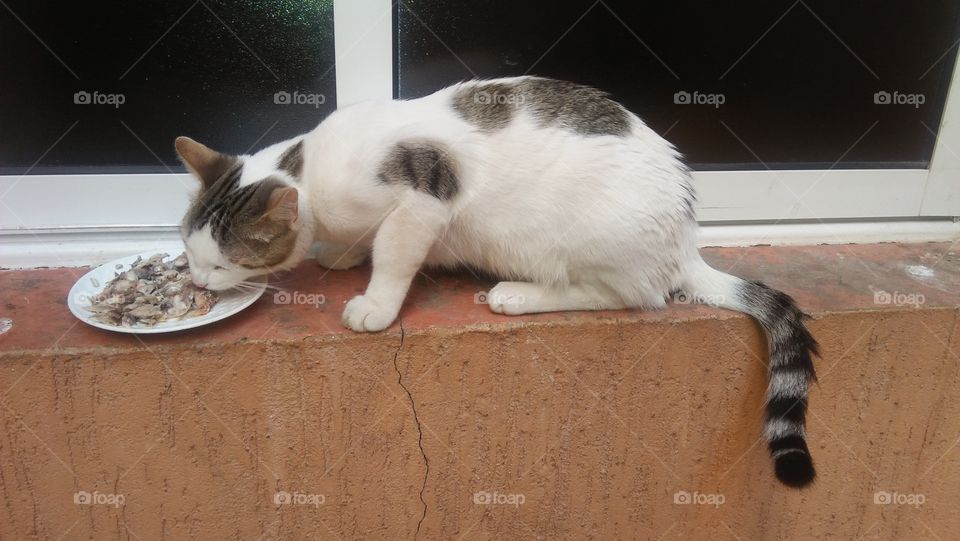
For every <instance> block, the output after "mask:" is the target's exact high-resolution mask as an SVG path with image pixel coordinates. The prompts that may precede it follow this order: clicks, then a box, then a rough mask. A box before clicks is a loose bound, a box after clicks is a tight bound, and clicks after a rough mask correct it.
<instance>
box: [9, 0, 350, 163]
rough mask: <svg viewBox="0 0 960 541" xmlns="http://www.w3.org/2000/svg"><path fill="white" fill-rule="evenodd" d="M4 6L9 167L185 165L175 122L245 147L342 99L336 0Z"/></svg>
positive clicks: (290, 131)
mask: <svg viewBox="0 0 960 541" xmlns="http://www.w3.org/2000/svg"><path fill="white" fill-rule="evenodd" d="M4 7H6V9H0V65H2V66H3V77H2V78H0V126H2V127H3V129H2V130H0V174H22V173H24V172H25V171H27V170H29V171H30V172H31V173H50V174H58V173H91V172H104V173H133V172H154V173H160V172H167V171H168V169H167V166H170V167H172V168H175V169H174V170H177V171H180V170H182V168H180V167H179V163H178V162H177V160H176V156H175V154H174V152H173V140H174V138H175V137H176V136H178V135H188V136H190V137H193V138H194V139H197V140H199V141H202V142H204V143H206V144H208V145H210V146H212V147H214V148H217V149H222V150H224V151H230V152H234V153H242V152H246V151H249V150H250V149H253V148H257V147H260V146H264V145H266V144H267V143H270V142H276V141H278V140H281V139H284V138H288V137H291V136H293V135H295V134H299V133H303V132H305V131H308V130H310V129H312V128H313V127H314V126H316V124H317V123H318V122H319V121H320V120H321V119H322V118H323V117H324V116H326V115H327V114H328V113H329V112H330V111H332V110H333V109H334V108H335V107H336V85H335V76H334V36H333V2H332V1H331V0H325V1H324V0H321V1H316V2H280V1H264V2H223V1H217V0H203V1H202V2H196V1H195V0H185V1H172V0H171V1H164V2H129V1H108V2H96V3H90V2H50V1H33V0H22V1H8V2H6V3H5V6H4Z"/></svg>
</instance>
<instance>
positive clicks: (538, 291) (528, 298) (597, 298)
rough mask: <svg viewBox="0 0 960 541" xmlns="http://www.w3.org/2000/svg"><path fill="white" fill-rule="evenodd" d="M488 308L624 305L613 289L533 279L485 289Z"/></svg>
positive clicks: (514, 311) (531, 310) (521, 310)
mask: <svg viewBox="0 0 960 541" xmlns="http://www.w3.org/2000/svg"><path fill="white" fill-rule="evenodd" d="M487 304H488V305H489V306H490V311H492V312H496V313H498V314H505V315H509V316H515V315H519V314H535V313H540V312H563V311H573V310H619V309H622V308H625V307H626V304H625V303H624V302H623V300H622V299H621V298H620V297H619V296H618V295H617V294H615V293H614V292H613V291H610V290H607V289H606V288H602V287H593V286H588V285H583V284H569V285H567V286H565V287H553V286H544V285H541V284H536V283H533V282H500V283H499V284H497V285H496V287H494V288H493V289H491V290H490V292H489V293H487Z"/></svg>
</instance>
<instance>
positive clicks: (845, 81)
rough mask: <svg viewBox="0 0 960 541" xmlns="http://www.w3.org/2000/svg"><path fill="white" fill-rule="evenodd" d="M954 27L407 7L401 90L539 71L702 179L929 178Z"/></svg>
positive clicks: (747, 12)
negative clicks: (602, 95)
mask: <svg viewBox="0 0 960 541" xmlns="http://www.w3.org/2000/svg"><path fill="white" fill-rule="evenodd" d="M958 17H960V3H958V2H956V1H955V0H932V1H930V2H922V3H916V2H913V3H911V2H866V1H862V0H859V1H845V2H831V1H828V0H809V1H804V2H796V1H795V0H784V1H770V0H763V1H760V0H754V1H752V2H693V3H691V2H636V1H635V0H604V1H603V2H596V1H595V0H549V1H528V2H516V1H513V0H472V1H470V2H442V1H440V0H404V2H401V4H400V6H399V7H398V8H397V17H396V24H397V26H398V31H399V34H398V37H397V56H396V60H397V64H396V75H397V77H396V79H395V80H396V93H397V95H398V96H399V97H403V98H410V97H416V96H421V95H424V94H427V93H430V92H432V91H434V90H436V89H438V88H440V87H442V86H444V85H447V84H450V83H453V82H456V81H459V80H462V79H469V78H471V77H474V76H476V77H503V76H509V75H521V74H524V73H530V74H534V75H543V76H549V77H556V78H561V79H568V80H571V81H576V82H581V83H586V84H590V85H593V86H597V87H599V88H602V89H604V90H607V91H609V92H610V93H611V94H613V95H614V97H615V98H616V99H618V100H620V101H621V102H623V103H625V104H626V105H627V106H628V107H629V108H630V109H631V110H633V111H634V112H635V113H637V114H639V115H640V116H641V117H642V118H644V119H645V120H646V121H647V122H648V123H649V124H650V125H651V126H652V127H653V128H654V129H655V130H657V131H658V132H660V133H666V134H667V138H668V139H670V140H671V141H673V142H674V143H675V144H676V145H677V147H678V148H679V149H680V150H681V151H682V152H683V153H684V154H686V155H687V158H688V160H689V161H690V162H691V163H692V164H693V165H694V167H696V168H698V169H741V168H753V169H762V168H764V165H763V164H764V163H766V165H768V166H770V167H773V168H824V167H830V166H832V165H833V164H834V163H835V162H837V161H838V160H839V163H837V167H845V168H855V167H926V166H927V164H928V162H929V160H930V157H931V153H932V151H933V144H934V137H935V136H934V133H935V132H936V131H937V129H938V127H939V124H940V116H941V114H942V111H943V104H944V100H945V98H946V92H947V89H948V86H949V79H950V75H951V72H952V69H953V65H954V58H955V54H956V47H955V45H956V40H957V38H958V37H960V33H958ZM678 92H681V94H678ZM682 92H685V93H686V94H683V93H682ZM878 92H881V94H877V93H878ZM883 92H885V93H888V94H883ZM721 96H722V97H721ZM918 96H919V97H918ZM687 99H689V101H691V102H693V101H701V102H704V103H703V104H695V103H677V102H678V101H679V102H684V101H686V100H687ZM887 99H889V100H890V101H902V102H907V103H901V104H897V103H883V102H884V101H886V100H887ZM721 100H722V103H717V102H720V101H721ZM875 100H876V101H880V102H881V103H875ZM921 100H922V102H923V103H922V104H919V105H918V106H914V105H912V104H911V103H909V102H917V101H921Z"/></svg>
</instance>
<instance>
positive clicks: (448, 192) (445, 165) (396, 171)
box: [379, 141, 460, 200]
mask: <svg viewBox="0 0 960 541" xmlns="http://www.w3.org/2000/svg"><path fill="white" fill-rule="evenodd" d="M379 178H380V180H381V181H382V182H384V183H386V184H406V185H408V186H410V187H412V188H413V189H415V190H419V191H422V192H425V193H428V194H430V195H432V196H434V197H436V198H437V199H440V200H447V199H450V198H452V197H453V196H455V195H456V194H457V192H458V191H459V190H460V181H459V180H458V178H457V172H456V166H455V164H454V162H453V160H452V158H451V157H450V154H449V153H448V152H447V151H446V150H445V149H444V147H443V146H441V145H439V144H437V143H434V142H432V141H406V142H402V143H397V144H396V145H395V146H394V147H393V148H392V149H390V152H389V153H388V154H387V157H386V159H384V161H383V163H382V164H381V165H380V173H379Z"/></svg>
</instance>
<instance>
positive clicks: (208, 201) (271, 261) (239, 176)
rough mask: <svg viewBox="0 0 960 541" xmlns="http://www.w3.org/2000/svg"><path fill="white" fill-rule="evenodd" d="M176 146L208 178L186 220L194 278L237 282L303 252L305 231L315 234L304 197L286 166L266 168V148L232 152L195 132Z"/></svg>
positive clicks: (228, 284) (204, 282)
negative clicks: (303, 213) (305, 216)
mask: <svg viewBox="0 0 960 541" xmlns="http://www.w3.org/2000/svg"><path fill="white" fill-rule="evenodd" d="M175 147H176V151H177V154H178V155H179V156H180V159H181V160H182V161H183V163H184V165H186V166H187V169H188V170H189V171H190V173H191V174H192V175H193V176H194V177H196V178H197V180H199V181H200V191H199V193H198V194H197V196H196V197H195V198H194V199H193V201H192V202H191V204H190V208H189V209H188V210H187V214H186V215H185V216H184V218H183V223H182V224H181V226H180V232H181V234H182V236H183V241H184V244H185V245H186V252H187V258H188V259H189V261H190V273H191V275H192V276H193V280H194V283H196V284H197V285H198V286H201V287H206V288H208V289H212V290H224V289H229V288H232V287H235V286H237V285H238V284H240V283H241V282H243V281H244V280H247V279H249V278H252V277H254V276H259V275H264V274H269V273H272V272H275V271H279V270H285V269H288V268H290V267H292V266H293V265H295V264H296V263H297V262H298V261H299V260H300V259H301V258H302V255H303V254H302V253H300V252H302V251H304V250H303V245H304V244H305V243H304V242H303V239H301V238H300V237H301V233H303V234H308V233H304V229H305V228H304V227H303V220H302V219H300V211H299V204H300V197H299V193H298V192H297V188H296V187H294V186H291V185H290V183H289V182H288V181H287V180H286V179H288V178H289V176H288V173H286V172H284V171H283V170H281V169H280V166H279V165H277V166H276V167H264V161H265V160H264V159H262V157H260V156H259V154H258V155H255V156H231V155H228V154H223V153H220V152H217V151H215V150H212V149H210V148H208V147H206V146H204V145H202V144H200V143H198V142H196V141H194V140H193V139H190V138H189V137H178V138H177V140H176V143H175ZM272 163H273V164H276V163H277V162H276V161H275V160H274V161H273V162H272ZM271 169H275V170H273V171H271ZM253 177H256V178H253ZM298 240H299V242H298Z"/></svg>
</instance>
